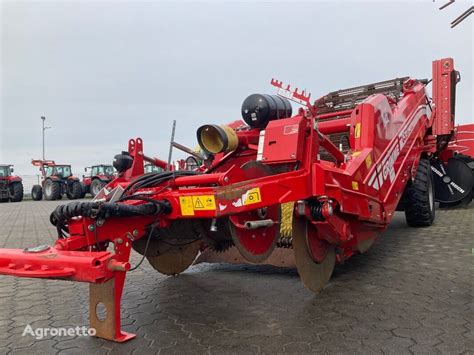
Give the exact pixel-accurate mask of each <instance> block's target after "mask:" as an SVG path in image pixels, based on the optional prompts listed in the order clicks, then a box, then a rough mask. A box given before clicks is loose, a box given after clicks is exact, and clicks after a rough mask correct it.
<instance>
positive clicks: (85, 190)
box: [81, 182, 89, 198]
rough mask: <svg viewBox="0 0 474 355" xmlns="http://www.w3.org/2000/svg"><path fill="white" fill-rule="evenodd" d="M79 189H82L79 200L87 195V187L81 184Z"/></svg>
mask: <svg viewBox="0 0 474 355" xmlns="http://www.w3.org/2000/svg"><path fill="white" fill-rule="evenodd" d="M81 188H82V196H81V198H84V196H86V194H88V193H89V186H87V185H86V184H84V183H83V182H81Z"/></svg>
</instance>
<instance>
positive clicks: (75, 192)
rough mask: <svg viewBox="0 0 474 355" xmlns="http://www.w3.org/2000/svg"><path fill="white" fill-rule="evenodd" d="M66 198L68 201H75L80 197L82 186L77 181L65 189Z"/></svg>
mask: <svg viewBox="0 0 474 355" xmlns="http://www.w3.org/2000/svg"><path fill="white" fill-rule="evenodd" d="M67 189H68V191H67V193H66V195H67V198H68V199H70V200H77V199H78V198H81V197H82V186H81V183H80V182H79V181H74V182H73V183H72V184H70V185H69V186H68V187H67Z"/></svg>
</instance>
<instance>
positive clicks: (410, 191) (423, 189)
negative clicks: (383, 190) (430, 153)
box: [405, 158, 435, 227]
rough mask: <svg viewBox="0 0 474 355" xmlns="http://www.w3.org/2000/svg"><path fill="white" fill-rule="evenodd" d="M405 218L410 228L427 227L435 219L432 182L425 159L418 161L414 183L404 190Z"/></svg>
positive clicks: (411, 182)
mask: <svg viewBox="0 0 474 355" xmlns="http://www.w3.org/2000/svg"><path fill="white" fill-rule="evenodd" d="M405 217H406V220H407V224H408V225H409V226H411V227H428V226H431V225H432V224H433V221H434V219H435V200H434V182H433V176H432V174H431V166H430V161H429V160H428V159H426V158H422V159H420V164H419V165H418V170H417V171H416V176H415V181H410V182H409V183H408V185H407V187H406V188H405Z"/></svg>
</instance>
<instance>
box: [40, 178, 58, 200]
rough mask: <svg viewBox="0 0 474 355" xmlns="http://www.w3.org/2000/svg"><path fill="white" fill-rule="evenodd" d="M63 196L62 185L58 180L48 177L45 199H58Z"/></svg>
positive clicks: (45, 185) (45, 186)
mask: <svg viewBox="0 0 474 355" xmlns="http://www.w3.org/2000/svg"><path fill="white" fill-rule="evenodd" d="M59 196H61V185H60V183H59V182H57V181H53V180H51V179H48V180H46V181H45V183H44V198H45V200H50V201H53V200H57V199H59Z"/></svg>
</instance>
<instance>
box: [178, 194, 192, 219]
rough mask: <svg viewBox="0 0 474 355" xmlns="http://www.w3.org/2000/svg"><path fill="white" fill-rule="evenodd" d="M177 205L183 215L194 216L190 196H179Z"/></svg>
mask: <svg viewBox="0 0 474 355" xmlns="http://www.w3.org/2000/svg"><path fill="white" fill-rule="evenodd" d="M179 206H180V207H181V214H182V215H183V216H194V208H193V198H192V197H191V196H181V197H180V198H179Z"/></svg>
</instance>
